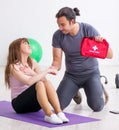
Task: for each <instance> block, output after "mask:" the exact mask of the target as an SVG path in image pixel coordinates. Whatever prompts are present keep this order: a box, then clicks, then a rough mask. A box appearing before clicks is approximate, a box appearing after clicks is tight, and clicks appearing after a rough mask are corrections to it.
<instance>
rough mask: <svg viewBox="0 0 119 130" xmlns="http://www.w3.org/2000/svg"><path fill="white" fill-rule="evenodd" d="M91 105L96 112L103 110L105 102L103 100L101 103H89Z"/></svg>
mask: <svg viewBox="0 0 119 130" xmlns="http://www.w3.org/2000/svg"><path fill="white" fill-rule="evenodd" d="M89 107H90V108H91V109H92V110H93V111H95V112H99V111H101V110H102V109H103V108H104V102H102V103H99V104H97V103H96V104H91V105H89Z"/></svg>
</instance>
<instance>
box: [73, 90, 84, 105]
mask: <svg viewBox="0 0 119 130" xmlns="http://www.w3.org/2000/svg"><path fill="white" fill-rule="evenodd" d="M73 100H74V102H75V103H76V104H80V103H81V102H82V96H81V93H80V91H78V92H77V93H76V95H75V96H74V97H73Z"/></svg>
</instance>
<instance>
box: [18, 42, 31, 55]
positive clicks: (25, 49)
mask: <svg viewBox="0 0 119 130" xmlns="http://www.w3.org/2000/svg"><path fill="white" fill-rule="evenodd" d="M20 50H21V53H24V54H28V55H30V54H31V53H32V49H31V47H30V45H29V43H28V42H26V41H22V42H21V46H20Z"/></svg>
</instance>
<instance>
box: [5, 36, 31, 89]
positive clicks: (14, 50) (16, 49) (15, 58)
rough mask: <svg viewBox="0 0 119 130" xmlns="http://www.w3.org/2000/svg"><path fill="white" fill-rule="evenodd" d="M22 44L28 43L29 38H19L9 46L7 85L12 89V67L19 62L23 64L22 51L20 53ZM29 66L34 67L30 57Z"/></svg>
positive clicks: (6, 72)
mask: <svg viewBox="0 0 119 130" xmlns="http://www.w3.org/2000/svg"><path fill="white" fill-rule="evenodd" d="M22 42H28V39H27V38H19V39H16V40H14V41H13V42H12V43H11V44H10V45H9V50H8V57H7V64H6V67H5V84H6V85H7V86H8V88H10V81H9V78H10V73H11V72H10V66H11V65H13V64H16V63H17V62H21V51H20V45H21V43H22ZM28 43H29V42H28ZM27 62H28V64H29V66H30V67H32V61H31V58H30V57H28V60H27Z"/></svg>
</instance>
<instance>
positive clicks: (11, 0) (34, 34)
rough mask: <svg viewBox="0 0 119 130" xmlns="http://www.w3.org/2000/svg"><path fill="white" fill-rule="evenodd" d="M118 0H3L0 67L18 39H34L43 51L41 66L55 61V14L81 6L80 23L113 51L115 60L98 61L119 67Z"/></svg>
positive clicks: (0, 15)
mask: <svg viewBox="0 0 119 130" xmlns="http://www.w3.org/2000/svg"><path fill="white" fill-rule="evenodd" d="M118 4H119V2H118V0H99V1H97V0H43V1H42V0H0V65H5V64H6V56H7V50H8V45H9V44H10V42H11V41H13V40H14V39H16V38H19V37H29V38H34V39H35V40H37V41H39V43H40V44H41V46H42V49H43V57H42V59H41V61H40V63H39V64H41V65H50V64H51V61H52V46H51V39H52V34H53V33H54V31H55V30H56V29H57V27H58V26H57V24H56V19H55V14H56V13H57V11H58V10H59V9H60V8H62V7H64V6H70V7H72V8H74V7H78V8H79V9H80V11H81V16H80V17H79V18H77V21H80V22H88V23H90V24H91V25H93V26H94V27H95V28H96V29H97V30H98V31H99V32H100V33H101V34H102V36H103V37H105V38H106V39H107V40H108V42H109V43H110V46H111V47H112V49H113V51H114V58H113V59H112V60H107V59H106V60H99V62H100V64H104V65H119V51H118V50H119V49H118V48H119V45H118V42H119V40H118V34H119V25H118V23H119V13H118V12H119V8H118Z"/></svg>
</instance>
